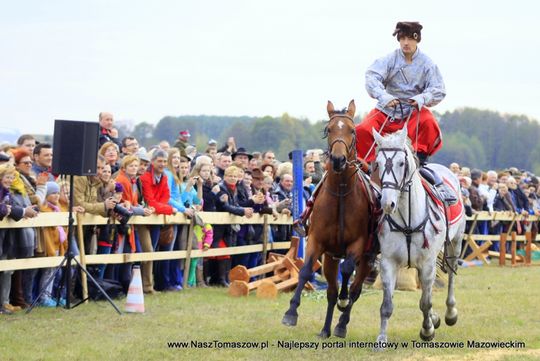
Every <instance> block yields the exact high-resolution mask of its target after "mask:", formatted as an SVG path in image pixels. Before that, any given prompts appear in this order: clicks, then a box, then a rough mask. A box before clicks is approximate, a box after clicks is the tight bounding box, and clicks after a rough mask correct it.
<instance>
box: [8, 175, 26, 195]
mask: <svg viewBox="0 0 540 361" xmlns="http://www.w3.org/2000/svg"><path fill="white" fill-rule="evenodd" d="M10 190H11V191H12V192H16V193H19V194H22V195H23V197H24V196H26V188H25V187H24V182H23V180H22V179H21V175H20V173H19V172H15V180H13V183H11V188H10Z"/></svg>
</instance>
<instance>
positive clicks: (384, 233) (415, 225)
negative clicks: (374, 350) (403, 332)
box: [373, 126, 465, 343]
mask: <svg viewBox="0 0 540 361" xmlns="http://www.w3.org/2000/svg"><path fill="white" fill-rule="evenodd" d="M373 136H374V138H375V141H376V143H377V157H376V166H377V169H378V173H379V177H380V180H381V206H382V208H383V211H384V215H383V216H382V217H381V220H380V225H379V231H378V236H379V241H380V246H381V280H382V284H383V292H384V297H383V302H382V305H381V328H380V333H379V336H378V337H377V341H379V342H381V343H382V342H386V341H387V334H386V330H387V327H388V320H389V318H390V316H391V315H392V310H393V305H392V294H393V292H394V287H395V285H396V277H397V273H398V271H399V268H401V267H404V266H407V265H408V266H409V267H415V268H416V269H417V270H418V276H419V279H420V283H421V285H422V297H421V299H420V310H422V313H423V316H424V321H423V323H422V328H421V330H420V337H421V338H422V340H425V341H429V340H432V339H433V337H435V329H436V328H438V327H439V325H440V318H439V316H438V315H437V313H435V312H434V311H433V310H432V308H431V306H432V305H431V292H432V287H433V282H434V281H435V273H436V260H437V255H438V254H439V252H440V251H441V249H442V248H443V246H445V252H446V257H445V258H446V263H447V266H449V268H450V270H449V279H448V295H447V298H446V314H445V322H446V324H447V325H449V326H452V325H454V324H455V323H456V322H457V317H458V312H457V308H456V300H455V297H454V276H455V271H456V270H457V259H458V256H459V254H460V252H461V241H462V238H463V232H464V231H465V215H464V213H465V212H464V209H463V205H462V203H461V202H460V203H459V205H460V206H461V210H458V215H459V216H458V217H455V218H454V220H457V221H455V222H454V223H452V224H449V222H448V221H447V219H446V214H445V213H446V212H445V211H444V210H443V208H441V207H437V205H436V204H435V202H433V201H432V199H431V198H430V197H429V195H428V194H427V193H426V191H425V189H424V187H423V185H422V180H421V177H420V175H419V174H418V172H417V170H418V166H417V164H416V158H415V156H414V154H413V152H412V151H411V145H410V141H409V139H408V137H407V127H406V126H405V127H404V128H403V129H402V130H400V131H398V132H395V133H393V134H389V135H387V136H385V137H383V136H381V135H380V134H379V133H378V132H377V131H376V130H375V129H373ZM429 168H430V169H432V170H433V171H435V172H437V173H438V174H439V175H440V176H441V178H443V179H446V181H447V182H449V183H450V185H451V186H452V188H453V189H454V190H456V191H457V197H461V192H460V186H459V181H458V179H457V178H456V177H455V176H454V175H453V174H452V172H450V170H449V169H448V168H446V167H443V166H442V165H439V164H430V165H429ZM454 207H455V206H454ZM458 207H459V206H458ZM445 240H448V242H445Z"/></svg>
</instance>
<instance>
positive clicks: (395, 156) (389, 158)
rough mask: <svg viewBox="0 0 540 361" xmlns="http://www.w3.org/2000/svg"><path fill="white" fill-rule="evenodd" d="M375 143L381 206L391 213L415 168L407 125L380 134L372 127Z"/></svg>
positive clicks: (387, 212)
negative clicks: (384, 134)
mask: <svg viewBox="0 0 540 361" xmlns="http://www.w3.org/2000/svg"><path fill="white" fill-rule="evenodd" d="M373 137H374V138H375V142H376V143H377V155H376V159H375V162H376V169H378V171H379V177H380V179H381V206H382V208H383V211H384V213H386V214H391V213H393V212H394V211H395V210H396V208H397V205H398V200H399V197H400V196H401V193H402V192H403V191H405V188H407V187H408V186H409V183H410V181H411V176H412V174H413V173H414V170H415V169H416V163H415V160H414V156H413V154H412V152H411V150H410V146H409V140H408V137H407V127H404V128H403V129H402V130H400V131H397V132H395V133H393V134H389V135H386V136H384V137H383V136H381V135H380V134H379V133H378V132H377V131H376V130H375V129H373Z"/></svg>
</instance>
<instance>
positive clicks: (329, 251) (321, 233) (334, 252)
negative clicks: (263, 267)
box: [282, 100, 370, 338]
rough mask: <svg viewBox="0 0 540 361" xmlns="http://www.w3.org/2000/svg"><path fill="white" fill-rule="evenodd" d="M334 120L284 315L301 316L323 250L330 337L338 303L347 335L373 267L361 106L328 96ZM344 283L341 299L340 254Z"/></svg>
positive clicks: (287, 319)
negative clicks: (359, 134)
mask: <svg viewBox="0 0 540 361" xmlns="http://www.w3.org/2000/svg"><path fill="white" fill-rule="evenodd" d="M327 110H328V116H329V117H330V120H329V121H328V124H327V125H326V128H325V136H327V138H328V139H327V140H328V155H329V161H328V166H329V167H328V168H329V169H328V172H327V175H326V177H325V178H324V180H323V182H324V183H323V184H322V185H321V186H320V187H321V189H320V192H319V194H318V196H317V198H316V199H315V203H314V205H313V213H312V214H311V218H310V223H311V226H310V227H309V232H308V237H309V238H308V242H307V249H306V262H305V265H304V267H303V268H302V269H301V271H300V275H299V281H298V286H297V288H296V291H295V293H294V296H293V297H292V299H291V302H290V307H289V309H288V310H287V312H286V313H285V315H284V316H283V320H282V323H283V324H285V325H287V326H295V325H296V323H297V321H298V312H297V308H298V307H299V306H300V295H301V292H302V289H303V288H304V285H305V284H306V282H307V281H308V280H309V278H310V277H311V275H312V274H313V266H314V264H315V263H316V261H317V259H319V257H320V256H321V255H323V254H324V255H325V257H324V261H323V271H324V276H325V278H326V280H327V282H328V290H327V300H328V308H327V310H326V320H325V323H324V326H323V328H322V330H321V332H320V334H319V336H320V337H323V338H327V337H330V328H331V325H332V316H333V314H334V307H335V306H336V303H337V304H338V309H339V310H340V311H342V312H343V313H342V315H341V317H340V319H339V322H338V324H337V326H336V328H335V329H334V335H335V336H337V337H345V335H346V333H347V324H348V323H349V319H350V313H351V308H352V306H353V304H354V302H355V301H356V300H357V299H358V297H359V296H360V293H361V291H362V283H363V282H364V279H365V278H366V276H367V274H368V273H369V271H370V267H369V265H368V261H369V259H368V258H369V257H368V242H369V239H370V237H369V236H370V235H369V229H370V227H369V222H370V203H369V199H368V194H367V192H366V188H367V187H365V186H364V183H363V181H362V179H361V178H360V177H359V175H358V173H359V172H360V170H359V168H358V163H357V160H356V133H355V126H354V121H353V117H354V113H355V111H356V107H355V105H354V100H351V102H350V103H349V107H348V109H347V110H343V111H336V110H334V105H333V104H332V102H330V101H329V102H328V106H327ZM340 258H344V259H345V261H344V262H343V264H342V265H341V275H342V286H341V292H340V293H339V301H338V281H337V272H338V265H339V259H340ZM355 269H356V277H355V279H354V282H353V283H352V285H351V289H350V295H349V290H348V283H349V279H350V277H351V275H352V273H353V271H354V270H355Z"/></svg>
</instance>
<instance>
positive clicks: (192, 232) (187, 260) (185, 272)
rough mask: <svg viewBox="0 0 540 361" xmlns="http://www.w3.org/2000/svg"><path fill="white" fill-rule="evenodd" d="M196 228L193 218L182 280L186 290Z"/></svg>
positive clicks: (190, 224)
mask: <svg viewBox="0 0 540 361" xmlns="http://www.w3.org/2000/svg"><path fill="white" fill-rule="evenodd" d="M194 228H195V217H192V218H191V219H190V222H189V230H188V236H187V247H186V261H185V262H184V279H183V280H182V283H183V285H182V287H184V289H186V288H187V286H188V280H189V267H190V265H191V250H192V249H193V234H194Z"/></svg>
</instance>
